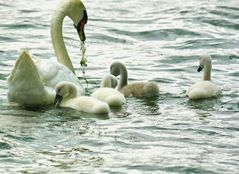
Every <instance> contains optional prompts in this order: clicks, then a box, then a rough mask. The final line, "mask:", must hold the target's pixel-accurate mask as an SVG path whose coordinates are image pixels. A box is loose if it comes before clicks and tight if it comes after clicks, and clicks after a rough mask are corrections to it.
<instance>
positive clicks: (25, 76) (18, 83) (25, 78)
mask: <svg viewBox="0 0 239 174" xmlns="http://www.w3.org/2000/svg"><path fill="white" fill-rule="evenodd" d="M8 99H9V101H11V102H16V103H18V104H20V105H27V106H41V105H48V104H51V103H53V102H54V93H53V92H52V91H50V90H49V89H46V88H45V86H44V83H43V81H42V79H41V78H40V75H39V73H38V70H37V67H36V65H35V64H34V62H33V61H32V59H31V57H30V56H29V55H28V54H27V53H26V52H25V51H23V52H22V53H21V55H20V57H19V58H18V59H17V61H16V63H15V65H14V67H13V70H12V72H11V74H10V76H9V78H8Z"/></svg>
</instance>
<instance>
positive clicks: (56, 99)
mask: <svg viewBox="0 0 239 174" xmlns="http://www.w3.org/2000/svg"><path fill="white" fill-rule="evenodd" d="M62 99H63V97H62V96H61V95H59V94H56V97H55V101H54V105H55V106H56V108H58V107H60V104H61V101H62Z"/></svg>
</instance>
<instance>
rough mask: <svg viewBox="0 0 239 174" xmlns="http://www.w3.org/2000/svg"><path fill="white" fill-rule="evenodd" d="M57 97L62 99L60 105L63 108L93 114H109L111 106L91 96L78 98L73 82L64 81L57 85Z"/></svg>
mask: <svg viewBox="0 0 239 174" xmlns="http://www.w3.org/2000/svg"><path fill="white" fill-rule="evenodd" d="M55 91H56V95H57V96H61V97H62V101H60V103H58V105H60V106H61V107H68V108H72V109H76V110H78V111H83V112H87V113H91V114H108V113H109V106H108V104H107V103H105V102H102V101H100V100H98V99H96V98H94V97H90V96H76V86H75V85H74V84H73V83H71V82H66V81H62V82H59V83H58V84H57V85H56V89H55Z"/></svg>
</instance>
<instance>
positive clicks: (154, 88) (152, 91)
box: [144, 82, 159, 98]
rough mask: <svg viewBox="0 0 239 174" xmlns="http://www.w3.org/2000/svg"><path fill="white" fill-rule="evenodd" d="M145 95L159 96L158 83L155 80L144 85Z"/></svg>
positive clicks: (148, 96)
mask: <svg viewBox="0 0 239 174" xmlns="http://www.w3.org/2000/svg"><path fill="white" fill-rule="evenodd" d="M144 91H145V96H146V97H147V98H151V97H158V96H159V85H158V84H157V83H156V82H148V83H146V84H145V86H144Z"/></svg>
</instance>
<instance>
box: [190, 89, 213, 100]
mask: <svg viewBox="0 0 239 174" xmlns="http://www.w3.org/2000/svg"><path fill="white" fill-rule="evenodd" d="M187 96H188V97H189V98H190V99H192V100H197V99H203V98H208V97H209V96H208V93H207V92H206V91H205V90H203V89H201V88H193V89H192V90H191V91H189V92H187Z"/></svg>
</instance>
